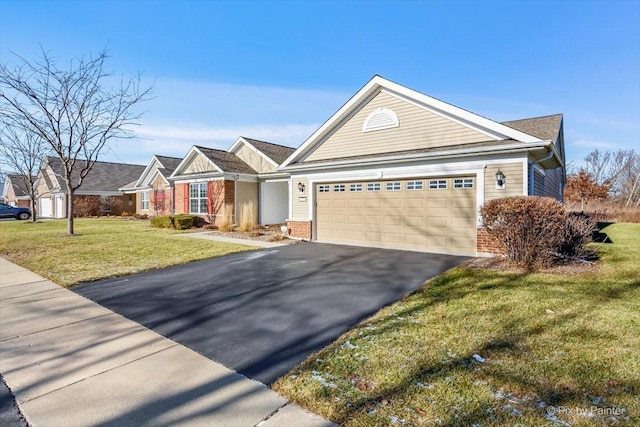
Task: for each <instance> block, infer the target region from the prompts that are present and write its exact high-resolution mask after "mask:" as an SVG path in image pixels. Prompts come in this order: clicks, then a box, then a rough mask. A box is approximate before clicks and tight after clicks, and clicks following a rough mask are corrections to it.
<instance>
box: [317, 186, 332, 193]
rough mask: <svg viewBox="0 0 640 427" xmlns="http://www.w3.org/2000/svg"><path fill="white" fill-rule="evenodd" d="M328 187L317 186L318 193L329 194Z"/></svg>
mask: <svg viewBox="0 0 640 427" xmlns="http://www.w3.org/2000/svg"><path fill="white" fill-rule="evenodd" d="M329 188H330V187H329V186H328V185H318V192H320V193H328V192H329Z"/></svg>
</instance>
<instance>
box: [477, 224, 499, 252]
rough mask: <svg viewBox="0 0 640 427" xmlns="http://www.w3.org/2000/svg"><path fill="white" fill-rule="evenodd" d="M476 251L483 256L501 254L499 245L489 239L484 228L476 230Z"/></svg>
mask: <svg viewBox="0 0 640 427" xmlns="http://www.w3.org/2000/svg"><path fill="white" fill-rule="evenodd" d="M477 251H478V253H485V254H495V255H499V254H502V250H501V249H500V245H499V244H498V242H497V241H496V240H495V239H492V238H491V237H489V234H488V233H487V230H485V229H484V228H478V243H477Z"/></svg>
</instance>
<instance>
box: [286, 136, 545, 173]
mask: <svg viewBox="0 0 640 427" xmlns="http://www.w3.org/2000/svg"><path fill="white" fill-rule="evenodd" d="M550 144H551V143H550V142H549V141H541V142H540V143H537V144H526V145H524V144H523V143H517V144H505V145H502V146H499V147H497V146H491V147H482V148H473V149H463V150H448V151H439V152H436V153H416V154H404V155H395V156H387V157H379V158H376V159H353V160H342V161H334V162H326V163H316V164H308V165H296V166H289V167H287V168H286V171H287V172H289V173H295V172H298V171H314V170H322V169H336V168H344V167H345V166H368V165H383V164H388V163H397V162H401V161H412V162H417V161H421V160H428V161H431V160H435V159H456V158H460V157H471V156H481V155H489V154H501V155H502V154H504V155H507V154H511V153H522V152H529V151H531V150H532V149H536V148H538V149H540V148H547V147H548V146H549V145H550Z"/></svg>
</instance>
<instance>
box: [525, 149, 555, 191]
mask: <svg viewBox="0 0 640 427" xmlns="http://www.w3.org/2000/svg"><path fill="white" fill-rule="evenodd" d="M552 157H553V150H549V152H548V154H547V155H546V156H544V157H543V158H541V159H540V160H529V194H528V195H529V196H533V192H534V191H535V184H534V181H533V180H534V178H535V172H534V169H533V166H534V165H537V164H540V163H542V162H546V161H547V160H549V159H550V158H552Z"/></svg>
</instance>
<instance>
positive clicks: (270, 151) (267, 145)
mask: <svg viewBox="0 0 640 427" xmlns="http://www.w3.org/2000/svg"><path fill="white" fill-rule="evenodd" d="M241 138H242V139H244V140H245V141H247V142H248V143H249V144H251V145H253V146H254V147H255V148H256V149H258V150H260V151H261V152H263V153H264V154H265V155H266V156H267V157H269V158H270V159H271V160H273V161H274V162H275V163H276V164H277V165H280V164H282V162H284V161H285V160H287V157H289V156H290V155H291V154H293V152H294V151H296V149H295V148H292V147H287V146H284V145H280V144H274V143H272V142H266V141H259V140H257V139H252V138H247V137H245V136H242V137H241Z"/></svg>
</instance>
